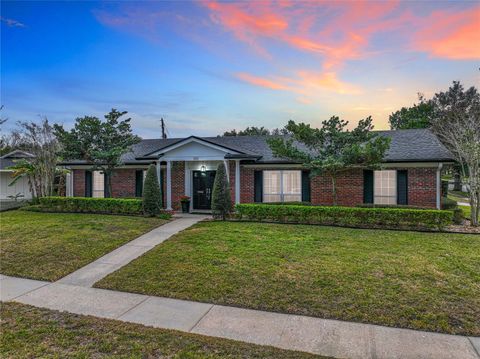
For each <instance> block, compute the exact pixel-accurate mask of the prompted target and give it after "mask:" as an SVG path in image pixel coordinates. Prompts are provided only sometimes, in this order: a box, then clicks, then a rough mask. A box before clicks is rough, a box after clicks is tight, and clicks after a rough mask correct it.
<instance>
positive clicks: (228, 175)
mask: <svg viewBox="0 0 480 359" xmlns="http://www.w3.org/2000/svg"><path fill="white" fill-rule="evenodd" d="M223 165H224V166H225V171H226V172H227V182H228V183H230V166H229V165H228V161H227V160H223ZM230 185H231V183H230Z"/></svg>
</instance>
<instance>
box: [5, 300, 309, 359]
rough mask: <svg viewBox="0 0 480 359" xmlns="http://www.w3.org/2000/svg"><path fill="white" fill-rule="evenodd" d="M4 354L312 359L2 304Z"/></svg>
mask: <svg viewBox="0 0 480 359" xmlns="http://www.w3.org/2000/svg"><path fill="white" fill-rule="evenodd" d="M0 314H1V315H0V317H1V318H2V326H1V329H2V340H1V341H0V356H1V357H2V358H40V357H42V358H44V357H54V358H100V357H102V358H103V357H108V358H111V357H117V358H118V357H122V358H226V357H228V358H299V359H300V358H313V357H315V356H313V355H309V354H306V353H300V352H293V351H287V350H280V349H275V348H272V347H266V346H259V345H254V344H247V343H242V342H236V341H233V340H226V339H217V338H211V337H206V336H200V335H195V334H187V333H181V332H176V331H173V330H163V329H155V328H150V327H145V326H142V325H138V324H130V323H122V322H119V321H115V320H108V319H99V318H94V317H89V316H81V315H75V314H69V313H65V312H57V311H52V310H48V309H39V308H34V307H31V306H27V305H22V304H17V303H3V304H2V306H1V309H0Z"/></svg>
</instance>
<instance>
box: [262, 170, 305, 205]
mask: <svg viewBox="0 0 480 359" xmlns="http://www.w3.org/2000/svg"><path fill="white" fill-rule="evenodd" d="M301 200H302V171H291V170H281V171H263V202H300V201H301Z"/></svg>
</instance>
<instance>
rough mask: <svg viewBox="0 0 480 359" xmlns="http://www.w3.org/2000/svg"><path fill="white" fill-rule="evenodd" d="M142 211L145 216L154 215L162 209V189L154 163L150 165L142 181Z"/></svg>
mask: <svg viewBox="0 0 480 359" xmlns="http://www.w3.org/2000/svg"><path fill="white" fill-rule="evenodd" d="M142 197H143V213H144V214H145V215H147V216H155V215H157V214H159V213H160V212H161V210H162V191H161V190H160V186H159V184H158V177H157V170H156V168H155V165H150V166H149V167H148V170H147V175H146V176H145V182H144V183H143V195H142Z"/></svg>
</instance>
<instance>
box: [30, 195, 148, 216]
mask: <svg viewBox="0 0 480 359" xmlns="http://www.w3.org/2000/svg"><path fill="white" fill-rule="evenodd" d="M39 200H40V207H41V209H42V210H43V211H45V210H46V211H51V212H80V213H104V214H136V215H139V214H142V201H141V200H139V199H125V198H92V197H42V198H40V199H39Z"/></svg>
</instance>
